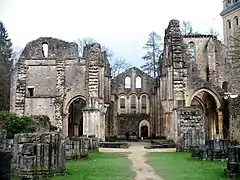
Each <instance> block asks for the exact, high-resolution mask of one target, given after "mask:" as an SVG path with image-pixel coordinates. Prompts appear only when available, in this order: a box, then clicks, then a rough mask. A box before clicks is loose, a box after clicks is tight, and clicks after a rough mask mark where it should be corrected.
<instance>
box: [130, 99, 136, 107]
mask: <svg viewBox="0 0 240 180" xmlns="http://www.w3.org/2000/svg"><path fill="white" fill-rule="evenodd" d="M131 108H132V109H135V108H136V96H132V98H131Z"/></svg>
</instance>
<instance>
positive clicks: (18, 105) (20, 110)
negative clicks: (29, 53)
mask: <svg viewBox="0 0 240 180" xmlns="http://www.w3.org/2000/svg"><path fill="white" fill-rule="evenodd" d="M27 68H28V67H27V66H26V65H25V63H24V60H23V59H20V64H19V66H18V74H17V86H16V100H15V114H17V115H19V116H23V115H24V109H25V94H26V78H27Z"/></svg>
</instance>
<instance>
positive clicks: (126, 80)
mask: <svg viewBox="0 0 240 180" xmlns="http://www.w3.org/2000/svg"><path fill="white" fill-rule="evenodd" d="M125 88H131V78H130V77H129V76H127V77H126V78H125Z"/></svg>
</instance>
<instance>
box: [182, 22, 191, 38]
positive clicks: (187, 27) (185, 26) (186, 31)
mask: <svg viewBox="0 0 240 180" xmlns="http://www.w3.org/2000/svg"><path fill="white" fill-rule="evenodd" d="M181 32H182V35H190V34H194V32H193V27H192V24H191V23H190V22H189V21H183V22H182V23H181Z"/></svg>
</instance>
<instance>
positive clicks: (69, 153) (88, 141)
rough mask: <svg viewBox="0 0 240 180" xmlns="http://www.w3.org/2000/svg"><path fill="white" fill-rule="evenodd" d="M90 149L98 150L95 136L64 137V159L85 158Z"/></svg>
mask: <svg viewBox="0 0 240 180" xmlns="http://www.w3.org/2000/svg"><path fill="white" fill-rule="evenodd" d="M92 151H99V146H98V139H97V138H87V137H75V138H71V139H69V138H66V159H73V158H86V157H88V156H89V153H90V152H92Z"/></svg>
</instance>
